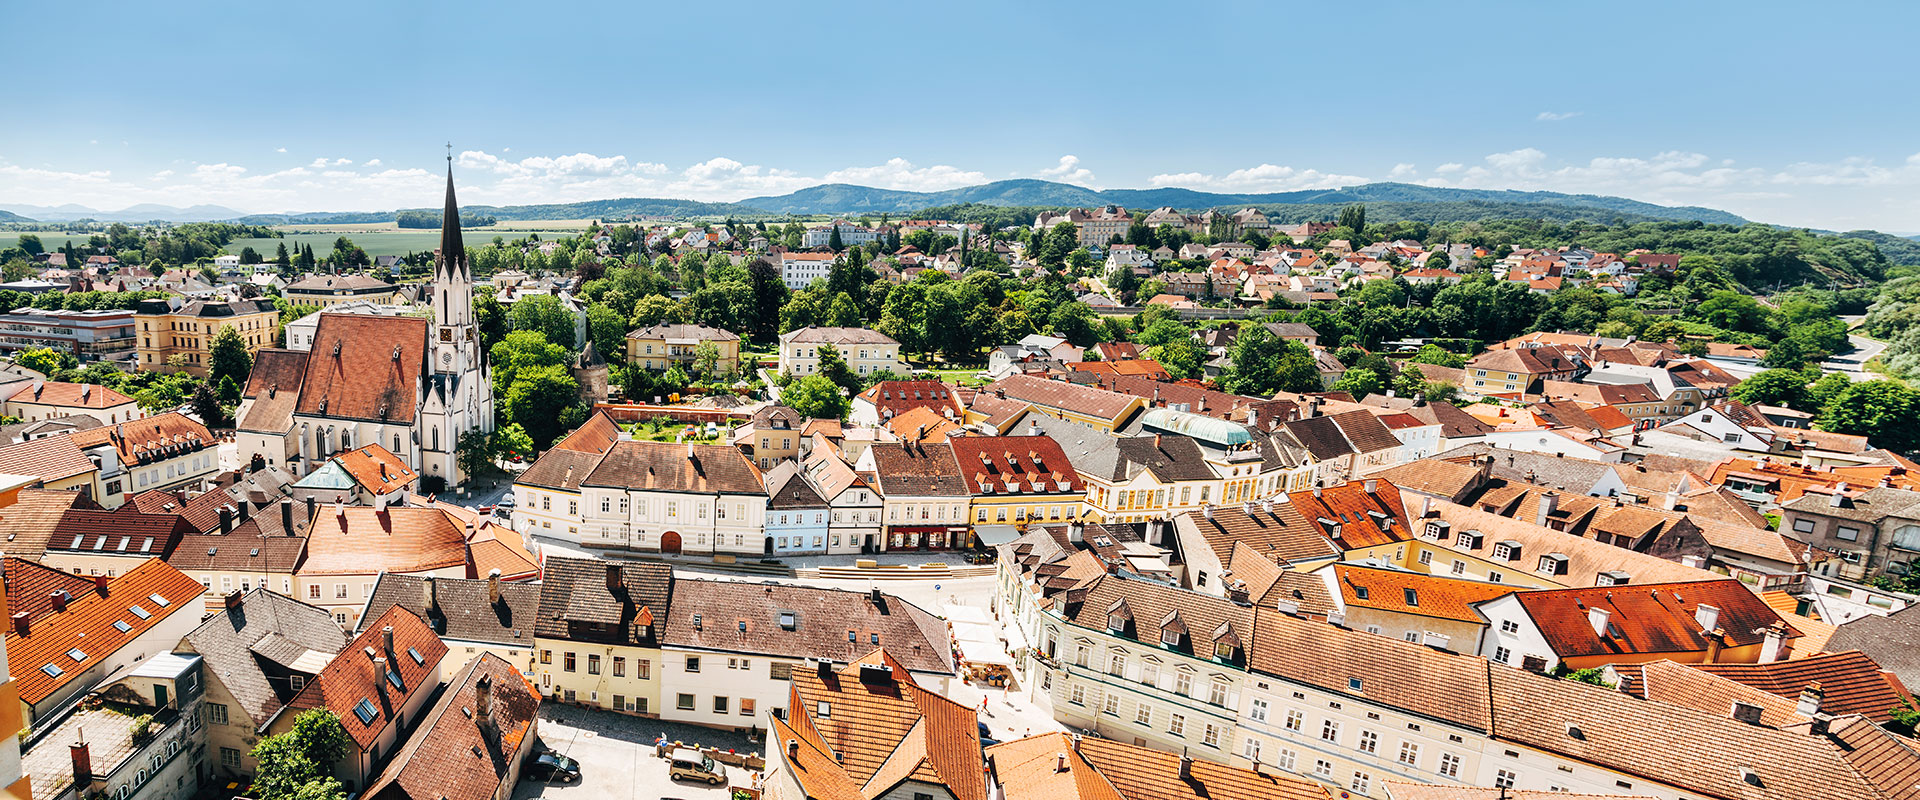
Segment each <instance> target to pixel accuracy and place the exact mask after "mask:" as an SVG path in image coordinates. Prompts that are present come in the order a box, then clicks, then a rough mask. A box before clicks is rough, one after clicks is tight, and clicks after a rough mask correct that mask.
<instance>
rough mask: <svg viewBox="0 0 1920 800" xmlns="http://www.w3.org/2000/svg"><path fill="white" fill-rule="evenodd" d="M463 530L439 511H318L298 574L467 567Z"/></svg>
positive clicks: (354, 508)
mask: <svg viewBox="0 0 1920 800" xmlns="http://www.w3.org/2000/svg"><path fill="white" fill-rule="evenodd" d="M466 543H467V538H466V530H465V526H464V525H461V524H459V523H457V522H455V521H454V520H453V518H452V517H451V516H449V515H448V514H447V513H446V512H445V511H443V510H441V509H438V508H414V507H410V506H389V507H388V508H387V509H386V510H385V511H384V512H383V511H377V510H375V509H371V508H367V507H364V506H347V507H345V508H341V509H339V510H338V511H337V512H336V511H335V510H334V509H330V508H321V509H319V511H318V512H317V513H316V514H315V516H314V520H313V524H312V525H311V526H310V528H309V532H308V535H307V563H306V564H305V565H304V566H303V567H301V569H300V571H301V573H302V574H315V575H328V574H332V575H372V574H374V573H377V572H425V571H427V570H434V569H446V568H448V567H459V566H464V565H465V564H466V563H467V548H466Z"/></svg>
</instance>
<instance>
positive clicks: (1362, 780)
mask: <svg viewBox="0 0 1920 800" xmlns="http://www.w3.org/2000/svg"><path fill="white" fill-rule="evenodd" d="M1372 783H1373V779H1372V778H1371V777H1369V776H1368V775H1367V773H1364V772H1356V773H1353V783H1350V784H1348V785H1347V788H1350V789H1352V790H1354V791H1356V792H1359V793H1361V794H1366V793H1367V787H1368V786H1370V785H1372Z"/></svg>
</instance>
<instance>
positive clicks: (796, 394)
mask: <svg viewBox="0 0 1920 800" xmlns="http://www.w3.org/2000/svg"><path fill="white" fill-rule="evenodd" d="M780 403H781V405H784V406H786V407H788V408H791V409H793V410H794V411H796V412H799V414H800V416H802V417H807V418H810V419H841V418H844V417H845V416H846V415H847V409H848V408H849V407H850V405H851V401H849V400H848V399H847V396H846V394H845V393H843V392H842V391H841V390H840V387H839V386H838V385H835V384H834V382H833V381H830V380H827V378H826V376H824V375H808V376H805V377H802V378H797V379H795V380H794V381H793V382H792V383H789V384H787V388H785V389H782V390H781V391H780Z"/></svg>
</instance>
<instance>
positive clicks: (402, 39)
mask: <svg viewBox="0 0 1920 800" xmlns="http://www.w3.org/2000/svg"><path fill="white" fill-rule="evenodd" d="M79 6H80V4H79V3H75V2H65V3H32V2H30V3H12V4H9V10H8V19H9V23H10V25H9V27H10V28H12V29H14V30H16V31H29V32H35V34H34V35H29V36H16V37H12V39H11V40H10V42H9V45H8V47H7V48H5V49H3V50H0V74H5V75H8V76H10V77H11V79H10V80H9V81H8V83H9V87H8V91H7V100H6V105H7V108H8V111H9V114H8V116H9V117H12V118H13V119H12V120H11V121H10V122H9V124H7V125H5V126H4V128H3V129H0V206H5V205H18V204H35V205H56V204H60V203H68V202H73V203H80V204H83V205H88V206H92V207H95V208H103V209H117V208H121V207H125V206H128V205H133V204H136V203H147V202H153V203H164V204H168V205H177V206H185V205H191V204H196V203H213V204H219V205H225V206H230V207H233V208H237V209H240V210H243V211H290V210H349V209H360V210H374V209H386V208H394V207H410V206H425V205H431V204H432V203H433V202H434V200H435V195H436V183H437V174H438V170H439V169H440V168H441V167H442V165H443V163H444V161H443V158H444V151H443V149H442V143H444V142H446V141H449V140H451V141H452V142H453V144H454V147H455V152H456V153H457V154H458V155H459V169H458V172H459V180H460V182H461V186H462V190H461V198H462V200H463V201H466V202H473V203H490V204H509V203H534V202H558V201H569V200H584V199H595V198H605V197H620V196H665V197H691V198H696V199H705V200H733V199H739V198H743V197H749V196H755V195H762V194H779V193H784V192H786V191H790V190H792V189H795V188H800V187H804V186H808V185H812V184H815V183H819V182H823V181H843V182H850V183H863V184H869V185H878V186H888V187H895V188H907V189H943V188H951V187H954V186H962V185H967V184H971V183H978V182H984V181H988V180H998V179H1002V178H1009V177H1043V178H1052V179H1056V180H1065V181H1068V182H1072V183H1079V184H1082V185H1088V186H1094V187H1116V188H1118V187H1125V188H1133V187H1148V186H1162V185H1165V186H1187V187H1191V188H1197V189H1211V190H1220V191H1283V190H1288V189H1298V188H1314V187H1330V186H1339V185H1346V184H1354V183H1362V182H1366V181H1373V180H1404V181H1409V182H1422V183H1431V184H1436V185H1447V186H1468V187H1476V188H1515V189H1548V190H1555V191H1567V192H1591V193H1600V194H1615V195H1623V196H1628V197H1634V198H1637V199H1642V200H1647V201H1651V202H1659V203H1668V204H1698V205H1707V206H1713V207H1717V208H1724V209H1727V210H1730V211H1733V212H1735V213H1739V214H1742V215H1744V216H1747V217H1749V218H1752V219H1757V220H1762V221H1767V222H1777V223H1783V224H1795V225H1810V226H1817V227H1827V228H1857V227H1875V228H1879V229H1882V230H1889V231H1901V232H1909V231H1916V230H1920V191H1916V190H1920V135H1916V134H1915V133H1914V131H1916V130H1920V126H1916V124H1915V123H1916V122H1920V120H1917V119H1916V117H1920V110H1916V106H1915V104H1913V103H1912V102H1911V101H1910V100H1909V99H1908V98H1909V97H1910V95H1911V87H1910V85H1908V84H1909V83H1910V81H1909V80H1904V79H1905V78H1910V77H1911V75H1912V74H1913V66H1912V56H1911V53H1912V46H1911V44H1910V31H1911V30H1913V23H1914V22H1915V21H1916V19H1915V18H1916V16H1920V14H1916V12H1915V10H1914V8H1913V7H1911V6H1908V5H1904V4H1886V5H1883V6H1846V5H1843V4H1829V5H1825V6H1821V7H1819V8H1818V9H1811V8H1808V7H1805V6H1796V5H1786V4H1775V3H1745V4H1733V3H1706V2H1697V3H1696V2H1687V3H1674V2H1660V3H1606V4H1572V3H1560V2H1552V3H1511V4H1508V3H1472V2H1458V3H1449V4H1431V3H1392V2H1387V3H1380V2H1376V3H1367V4H1362V5H1359V6H1356V5H1354V4H1334V3H1314V4H1300V5H1297V6H1294V5H1282V4H1279V3H1212V4H1166V3H1134V2H1107V3H1101V4H1084V3H1081V4H1065V3H1035V2H1024V3H998V2H978V3H963V4H937V5H936V4H920V3H886V4H828V3H800V4H796V3H756V2H733V3H725V4H716V5H711V6H706V5H698V4H695V5H675V6H671V7H651V6H645V5H643V4H636V3H605V4H582V5H575V4H568V3H558V2H550V3H542V4H537V5H521V4H504V3H490V2H467V3H404V2H386V3H356V2H329V3H307V4H282V3H225V4H194V3H189V4H136V3H127V4H114V5H112V6H109V7H105V8H101V9H98V10H93V11H87V10H83V9H81V8H80V7H79ZM23 76H30V77H31V78H32V79H31V80H21V78H22V77H23ZM23 123H24V124H23Z"/></svg>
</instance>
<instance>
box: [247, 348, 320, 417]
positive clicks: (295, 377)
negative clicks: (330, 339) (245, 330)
mask: <svg viewBox="0 0 1920 800" xmlns="http://www.w3.org/2000/svg"><path fill="white" fill-rule="evenodd" d="M306 379H307V353H306V351H304V350H280V349H272V348H269V349H262V350H260V351H259V352H257V353H254V354H253V371H252V372H250V373H248V374H247V386H246V390H245V395H246V397H247V398H248V399H249V401H250V403H249V404H248V406H247V413H246V414H245V415H244V416H243V417H242V418H241V419H240V421H239V423H238V427H239V429H240V430H243V431H256V432H261V433H279V434H284V433H286V432H287V431H290V430H292V429H293V409H294V407H295V406H297V405H299V403H300V386H301V384H302V383H303V382H304V381H306Z"/></svg>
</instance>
